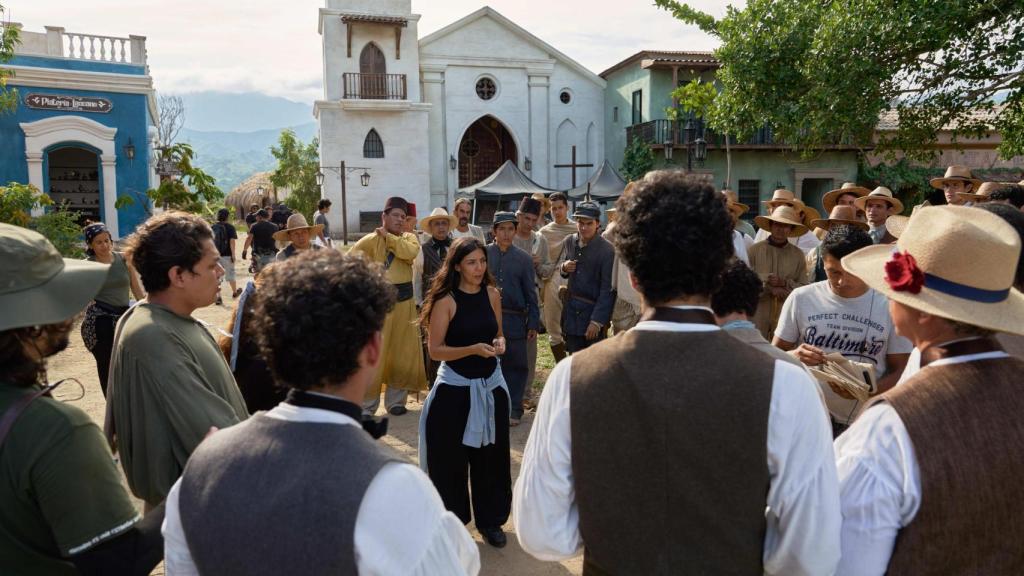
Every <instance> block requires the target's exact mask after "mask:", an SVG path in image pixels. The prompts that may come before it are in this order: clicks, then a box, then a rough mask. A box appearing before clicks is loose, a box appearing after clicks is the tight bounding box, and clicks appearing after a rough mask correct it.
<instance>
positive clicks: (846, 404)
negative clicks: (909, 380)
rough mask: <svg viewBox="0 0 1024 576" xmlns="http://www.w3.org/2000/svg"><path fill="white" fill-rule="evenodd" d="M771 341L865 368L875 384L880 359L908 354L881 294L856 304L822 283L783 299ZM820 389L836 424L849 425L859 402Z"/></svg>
mask: <svg viewBox="0 0 1024 576" xmlns="http://www.w3.org/2000/svg"><path fill="white" fill-rule="evenodd" d="M775 335H776V336H778V337H779V338H782V339H783V340H785V341H787V342H795V343H796V344H797V345H800V344H803V343H806V344H810V345H811V346H815V347H817V348H821V349H822V350H823V351H824V352H825V353H826V354H828V353H830V352H839V353H840V354H842V355H843V356H845V357H847V358H849V359H850V360H854V361H856V362H864V363H867V364H871V365H873V366H874V367H875V377H876V379H878V378H881V377H882V376H884V375H885V370H886V365H885V356H886V354H909V353H910V351H911V350H913V349H914V345H913V344H912V343H911V342H910V340H907V339H906V338H904V337H902V336H899V335H897V334H896V332H895V330H894V328H893V323H892V317H891V316H889V299H888V298H886V297H885V295H884V294H881V293H879V292H877V291H875V290H874V289H870V288H869V289H868V291H867V292H865V293H864V294H863V295H861V296H858V297H857V298H843V297H841V296H837V295H836V294H835V293H834V292H832V289H831V288H830V287H829V284H828V280H822V281H821V282H815V283H814V284H810V285H808V286H801V287H800V288H797V289H796V290H794V291H793V292H792V293H791V294H790V295H789V298H787V299H786V302H785V303H784V304H783V305H782V314H781V315H780V316H779V325H778V327H777V328H776V329H775ZM821 389H822V392H824V394H825V403H826V404H828V409H829V412H830V413H831V414H832V417H833V418H834V419H835V420H836V421H837V422H840V423H843V424H847V423H849V422H850V421H851V420H852V419H853V417H854V416H856V414H857V412H858V411H859V410H860V405H859V402H857V401H856V400H849V399H846V398H843V397H841V396H839V395H838V394H836V393H835V392H833V391H832V388H831V387H829V386H828V385H827V384H822V385H821Z"/></svg>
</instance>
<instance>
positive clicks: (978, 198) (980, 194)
mask: <svg viewBox="0 0 1024 576" xmlns="http://www.w3.org/2000/svg"><path fill="white" fill-rule="evenodd" d="M1004 186H1013V182H982V183H981V186H978V187H977V192H976V193H974V194H972V193H970V192H958V193H957V195H958V196H960V197H961V198H963V199H964V200H973V201H974V202H979V203H980V202H988V201H989V196H991V195H992V193H993V192H995V191H996V190H1000V189H1002V188H1003V187H1004Z"/></svg>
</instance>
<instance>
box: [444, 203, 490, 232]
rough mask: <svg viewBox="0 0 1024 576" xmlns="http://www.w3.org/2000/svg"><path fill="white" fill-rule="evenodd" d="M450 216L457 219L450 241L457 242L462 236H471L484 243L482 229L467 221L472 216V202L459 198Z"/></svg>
mask: <svg viewBox="0 0 1024 576" xmlns="http://www.w3.org/2000/svg"><path fill="white" fill-rule="evenodd" d="M452 214H453V215H454V216H455V217H456V218H457V219H458V221H459V223H458V225H457V226H456V227H455V228H454V229H452V239H454V240H458V239H459V238H462V237H463V236H472V237H473V238H476V239H477V240H479V241H481V242H486V241H487V240H486V239H485V238H484V229H483V228H481V227H479V226H477V225H476V224H470V222H469V219H470V217H471V216H472V214H473V201H472V200H470V199H469V198H459V199H458V200H456V201H455V209H454V210H453V211H452Z"/></svg>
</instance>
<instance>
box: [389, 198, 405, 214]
mask: <svg viewBox="0 0 1024 576" xmlns="http://www.w3.org/2000/svg"><path fill="white" fill-rule="evenodd" d="M395 208H398V209H399V210H401V211H402V212H405V213H406V214H409V203H408V202H406V201H405V198H402V197H401V196H392V197H391V198H388V200H387V202H385V203H384V213H385V214H387V213H388V212H391V211H392V210H394V209H395Z"/></svg>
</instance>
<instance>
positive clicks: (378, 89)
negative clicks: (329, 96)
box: [342, 72, 408, 100]
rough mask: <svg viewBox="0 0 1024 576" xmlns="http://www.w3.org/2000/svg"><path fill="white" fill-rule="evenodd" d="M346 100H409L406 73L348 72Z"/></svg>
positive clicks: (346, 75) (346, 76) (345, 81)
mask: <svg viewBox="0 0 1024 576" xmlns="http://www.w3.org/2000/svg"><path fill="white" fill-rule="evenodd" d="M342 78H343V80H344V83H345V95H344V96H343V98H345V99H346V100H407V99H408V97H407V96H408V91H407V86H406V80H405V74H359V73H356V72H346V73H345V74H343V75H342Z"/></svg>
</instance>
